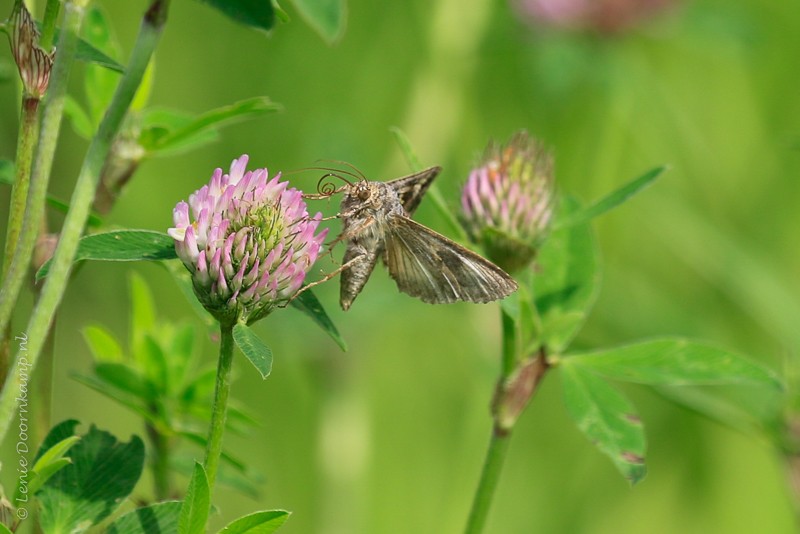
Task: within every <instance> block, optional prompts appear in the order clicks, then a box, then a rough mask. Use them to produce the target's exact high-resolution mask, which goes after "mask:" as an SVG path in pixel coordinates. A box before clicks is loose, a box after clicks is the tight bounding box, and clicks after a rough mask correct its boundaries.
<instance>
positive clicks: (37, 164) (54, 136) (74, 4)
mask: <svg viewBox="0 0 800 534" xmlns="http://www.w3.org/2000/svg"><path fill="white" fill-rule="evenodd" d="M87 2H88V0H73V1H71V2H69V3H68V4H67V7H66V12H65V15H64V25H63V29H62V31H61V35H60V36H59V39H58V54H57V55H56V59H55V63H54V64H53V70H52V72H51V73H50V85H49V87H48V90H47V102H46V105H45V107H44V110H43V112H42V127H41V134H40V136H39V147H38V149H37V151H36V160H35V161H34V164H33V173H32V174H31V179H30V190H29V191H28V199H27V203H26V205H25V216H24V218H23V221H22V228H21V229H20V234H19V239H18V240H17V242H16V248H15V249H14V253H13V255H12V257H11V262H10V264H9V266H8V270H7V271H6V274H5V278H4V279H3V285H2V287H0V335H2V333H4V332H5V331H6V328H7V327H8V323H9V320H10V319H11V312H12V311H13V309H14V306H15V304H16V302H17V297H18V296H19V292H20V290H21V289H22V284H23V282H24V281H25V274H26V273H27V272H28V266H29V265H30V260H31V256H32V255H33V248H34V246H35V244H36V236H37V234H38V231H39V223H40V221H41V220H42V216H43V214H44V206H45V198H46V196H47V185H48V182H49V180H50V170H51V169H52V166H53V156H54V155H55V151H56V143H57V141H58V132H59V129H60V128H61V118H62V115H63V111H64V100H65V97H66V94H67V84H68V82H69V73H70V70H71V68H72V63H73V60H74V59H75V52H76V50H77V47H78V34H79V33H80V28H81V24H82V23H83V18H84V16H85V14H86V4H87ZM41 341H42V340H41V339H39V340H38V343H39V344H41ZM2 424H4V423H2V422H0V425H2ZM0 438H2V433H0Z"/></svg>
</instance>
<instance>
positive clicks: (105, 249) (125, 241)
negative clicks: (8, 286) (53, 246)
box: [36, 230, 177, 281]
mask: <svg viewBox="0 0 800 534" xmlns="http://www.w3.org/2000/svg"><path fill="white" fill-rule="evenodd" d="M173 258H177V254H176V253H175V241H174V240H173V239H172V238H171V237H170V236H168V235H167V234H162V233H161V232H153V231H151V230H117V231H114V232H104V233H101V234H92V235H87V236H85V237H82V238H81V240H80V242H79V243H78V251H77V253H76V255H75V261H76V262H78V261H81V260H101V261H141V260H171V259H173ZM50 263H51V262H50V261H48V262H46V263H45V264H44V265H43V266H42V268H41V269H39V271H38V272H37V273H36V280H37V281H38V280H41V279H42V278H44V277H45V276H47V272H48V271H49V270H50Z"/></svg>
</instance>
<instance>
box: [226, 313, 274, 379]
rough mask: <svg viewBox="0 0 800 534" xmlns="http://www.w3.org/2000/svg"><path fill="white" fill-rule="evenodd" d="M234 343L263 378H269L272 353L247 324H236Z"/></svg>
mask: <svg viewBox="0 0 800 534" xmlns="http://www.w3.org/2000/svg"><path fill="white" fill-rule="evenodd" d="M233 341H234V342H235V343H236V346H237V347H239V350H240V351H242V354H244V355H245V357H246V358H247V359H248V360H250V363H252V364H253V366H254V367H255V368H256V369H257V370H258V372H259V373H261V378H262V379H265V378H267V377H268V376H269V373H270V372H271V371H272V351H271V350H269V347H268V346H267V345H266V344H265V343H264V342H263V341H261V338H260V337H258V336H257V335H256V333H255V332H253V330H252V329H251V328H250V327H249V326H247V325H246V324H243V323H236V324H235V325H234V326H233Z"/></svg>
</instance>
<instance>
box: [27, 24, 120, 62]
mask: <svg viewBox="0 0 800 534" xmlns="http://www.w3.org/2000/svg"><path fill="white" fill-rule="evenodd" d="M36 27H37V28H38V29H39V31H41V30H42V27H41V24H40V23H39V22H38V21H37V22H36ZM59 33H60V29H59V28H56V31H55V37H54V38H53V42H54V43H57V42H58V35H59ZM75 59H77V60H78V61H83V62H85V63H93V64H95V65H100V66H101V67H104V68H106V69H110V70H114V71H117V72H125V67H123V66H122V65H120V64H119V63H117V62H116V61H115V60H114V59H113V58H110V57H108V56H107V55H106V54H104V53H103V52H101V51H100V50H98V49H97V48H95V47H94V46H92V45H91V44H89V43H88V42H86V41H85V40H84V39H78V48H77V50H76V51H75Z"/></svg>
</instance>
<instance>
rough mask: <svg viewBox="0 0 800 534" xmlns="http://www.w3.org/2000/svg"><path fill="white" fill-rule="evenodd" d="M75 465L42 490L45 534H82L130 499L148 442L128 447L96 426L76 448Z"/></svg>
mask: <svg viewBox="0 0 800 534" xmlns="http://www.w3.org/2000/svg"><path fill="white" fill-rule="evenodd" d="M70 457H71V458H72V462H73V463H71V464H70V465H68V466H66V467H64V468H63V469H61V470H60V471H58V472H57V473H56V474H55V475H53V477H51V478H50V480H48V481H47V483H46V484H45V485H44V486H43V487H42V489H41V490H40V491H39V493H38V495H37V497H38V500H39V504H40V512H39V518H40V522H41V526H42V530H43V531H44V532H78V531H81V530H85V529H86V528H88V527H89V526H91V525H94V524H97V523H98V522H100V521H102V520H103V519H105V518H106V517H108V516H109V515H110V514H111V513H112V512H113V511H114V510H116V509H117V507H118V506H119V504H120V503H121V502H122V500H123V499H124V498H125V497H127V496H128V495H129V494H130V492H131V490H133V487H134V486H135V485H136V482H137V481H138V480H139V476H140V475H141V473H142V467H143V465H144V444H143V443H142V440H141V439H139V438H138V437H136V436H132V438H131V441H130V442H128V443H123V442H120V441H117V439H116V438H115V437H114V436H112V435H111V434H109V433H108V432H104V431H101V430H98V429H97V428H96V427H94V426H92V427H91V428H90V429H89V432H88V433H87V434H86V435H84V436H82V438H81V440H80V441H79V442H78V443H76V444H75V445H74V446H73V447H72V449H70Z"/></svg>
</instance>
